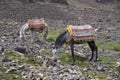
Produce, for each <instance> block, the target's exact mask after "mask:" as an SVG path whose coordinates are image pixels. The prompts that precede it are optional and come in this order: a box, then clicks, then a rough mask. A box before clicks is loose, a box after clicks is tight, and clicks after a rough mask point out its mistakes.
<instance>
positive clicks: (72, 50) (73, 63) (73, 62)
mask: <svg viewBox="0 0 120 80" xmlns="http://www.w3.org/2000/svg"><path fill="white" fill-rule="evenodd" d="M70 47H71V53H72V65H75V57H74V43H73V41H72V42H71V44H70Z"/></svg>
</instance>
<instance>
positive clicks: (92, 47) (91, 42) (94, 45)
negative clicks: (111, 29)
mask: <svg viewBox="0 0 120 80" xmlns="http://www.w3.org/2000/svg"><path fill="white" fill-rule="evenodd" d="M87 43H88V45H89V47H90V49H91V51H92V55H91V58H90V60H89V61H92V60H93V58H94V55H95V54H94V52H96V56H95V59H94V61H97V58H98V51H97V46H96V44H95V41H89V42H87Z"/></svg>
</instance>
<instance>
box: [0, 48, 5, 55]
mask: <svg viewBox="0 0 120 80" xmlns="http://www.w3.org/2000/svg"><path fill="white" fill-rule="evenodd" d="M3 52H4V47H1V46H0V54H3Z"/></svg>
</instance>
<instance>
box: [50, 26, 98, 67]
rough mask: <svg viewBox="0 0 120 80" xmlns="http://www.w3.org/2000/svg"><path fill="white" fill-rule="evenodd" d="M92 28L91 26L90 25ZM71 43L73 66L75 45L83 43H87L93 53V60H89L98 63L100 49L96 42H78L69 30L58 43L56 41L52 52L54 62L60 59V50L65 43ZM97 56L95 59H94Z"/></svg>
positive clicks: (73, 62)
mask: <svg viewBox="0 0 120 80" xmlns="http://www.w3.org/2000/svg"><path fill="white" fill-rule="evenodd" d="M86 26H87V25H86ZM88 26H90V25H88ZM68 42H69V45H70V48H71V53H72V65H74V64H75V58H74V44H82V43H85V42H87V43H88V45H89V47H90V49H91V51H92V56H91V58H90V59H89V61H92V60H93V61H97V58H98V49H97V46H96V44H95V40H88V41H85V42H83V41H76V40H75V39H74V37H71V33H70V32H69V30H65V31H64V32H63V33H61V34H60V35H59V36H58V37H57V39H56V41H55V45H54V48H53V50H52V52H53V60H54V61H57V59H58V54H59V53H60V48H61V47H62V46H63V44H64V43H68ZM94 52H96V56H95V55H94ZM94 56H95V58H94Z"/></svg>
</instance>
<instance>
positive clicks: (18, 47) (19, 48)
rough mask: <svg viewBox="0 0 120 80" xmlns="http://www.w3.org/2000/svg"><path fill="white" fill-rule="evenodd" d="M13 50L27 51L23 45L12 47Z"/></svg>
mask: <svg viewBox="0 0 120 80" xmlns="http://www.w3.org/2000/svg"><path fill="white" fill-rule="evenodd" d="M14 50H15V51H18V52H20V53H27V51H26V48H25V47H24V46H17V47H15V48H14Z"/></svg>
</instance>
